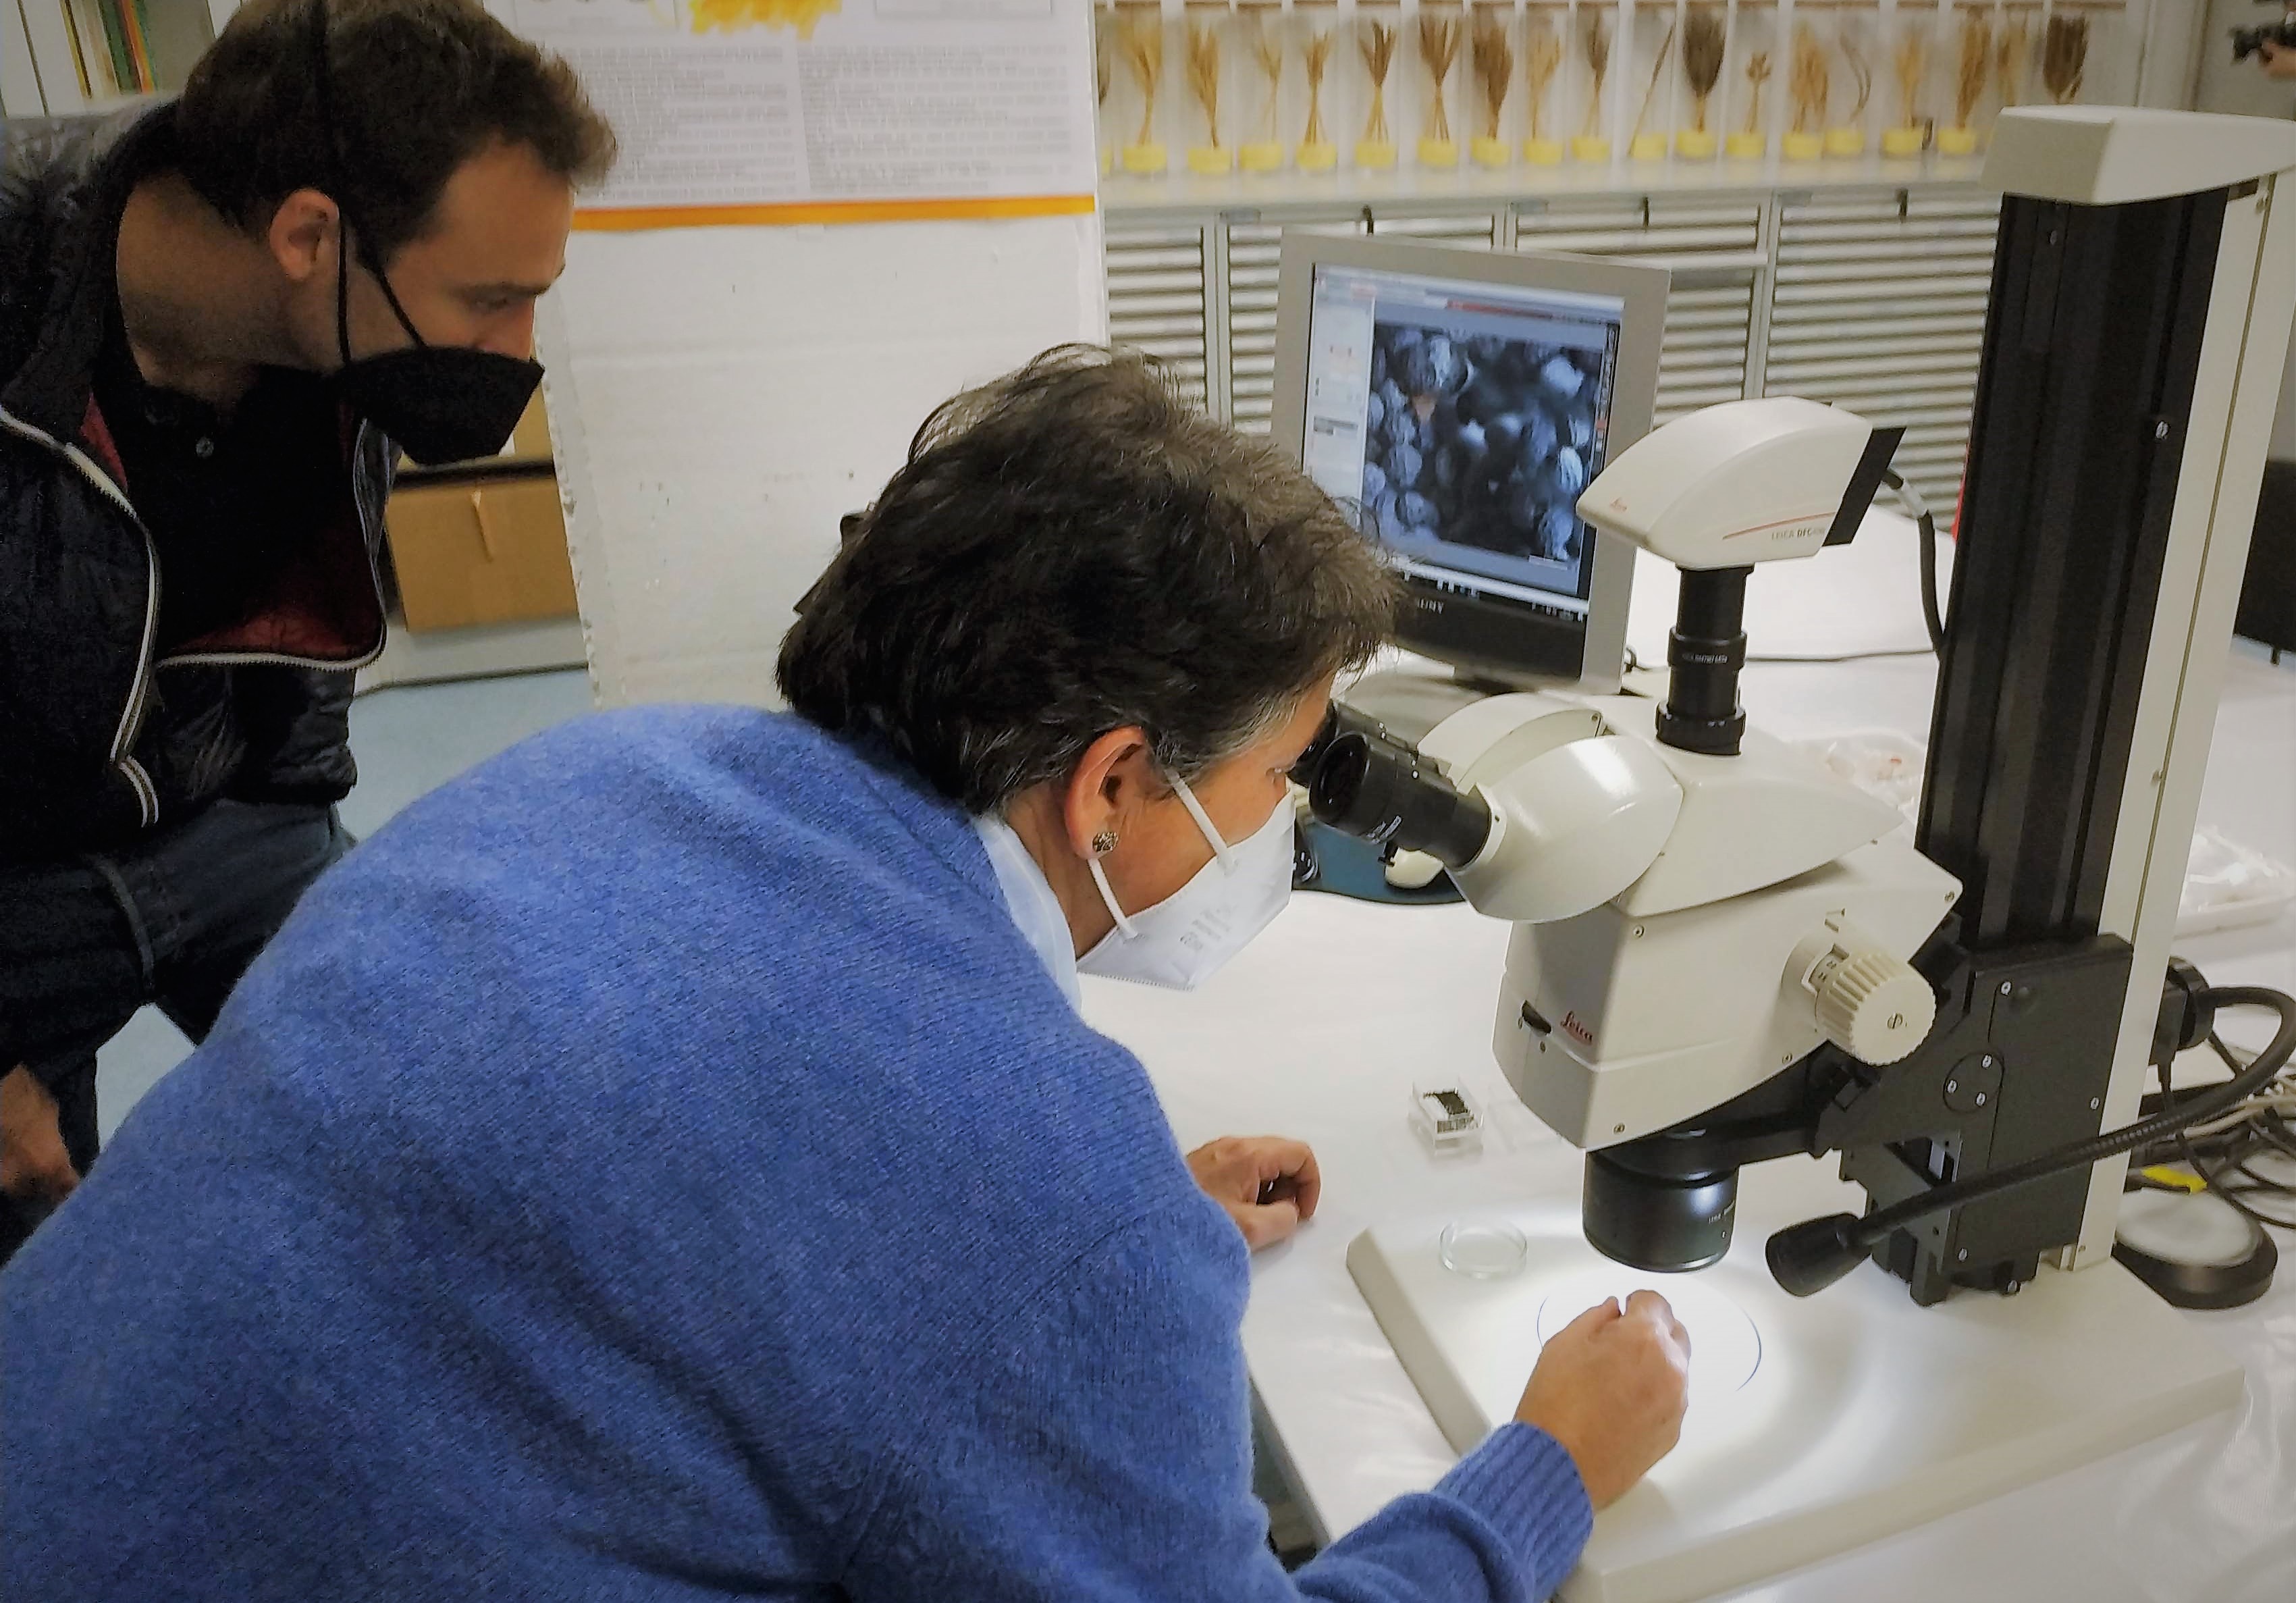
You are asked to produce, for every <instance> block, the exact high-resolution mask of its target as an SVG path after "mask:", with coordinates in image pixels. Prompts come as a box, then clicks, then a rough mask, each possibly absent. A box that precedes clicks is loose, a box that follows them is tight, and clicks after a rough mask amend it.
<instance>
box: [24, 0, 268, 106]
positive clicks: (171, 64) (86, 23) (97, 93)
mask: <svg viewBox="0 0 2296 1603" xmlns="http://www.w3.org/2000/svg"><path fill="white" fill-rule="evenodd" d="M236 4H237V0H212V3H211V0H0V12H6V13H7V15H5V16H4V17H0V111H4V112H5V114H7V115H9V116H12V117H38V116H49V117H70V116H76V115H78V114H80V113H82V112H88V111H113V110H116V109H118V108H119V107H122V106H127V105H132V104H134V103H135V102H137V101H139V100H142V99H145V98H148V97H150V96H152V95H173V94H175V93H176V92H177V91H178V90H180V89H182V88H183V86H184V78H186V77H188V76H189V75H190V73H191V70H192V63H193V62H196V61H198V60H199V58H200V54H201V52H202V51H204V50H206V49H207V47H208V45H209V44H210V43H211V42H213V40H214V38H215V36H216V30H217V29H218V28H220V27H221V26H222V24H223V22H224V21H225V19H226V18H228V17H229V16H230V15H231V12H232V10H233V8H234V6H235V5H236Z"/></svg>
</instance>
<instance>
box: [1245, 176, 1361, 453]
mask: <svg viewBox="0 0 2296 1603" xmlns="http://www.w3.org/2000/svg"><path fill="white" fill-rule="evenodd" d="M1286 228H1289V229H1292V230H1293V231H1295V232H1300V233H1307V234H1361V233H1362V232H1363V225H1362V224H1361V223H1360V222H1357V221H1354V220H1352V219H1348V218H1320V219H1309V220H1308V221H1303V222H1284V223H1230V224H1229V225H1227V392H1228V420H1229V421H1230V422H1231V423H1234V425H1235V426H1236V427H1237V428H1238V429H1240V430H1242V432H1245V433H1247V434H1265V433H1266V432H1267V415H1268V413H1269V411H1270V410H1271V409H1272V408H1273V407H1274V404H1275V278H1276V273H1277V270H1278V264H1279V262H1280V261H1281V259H1282V258H1283V231H1284V230H1285V229H1286Z"/></svg>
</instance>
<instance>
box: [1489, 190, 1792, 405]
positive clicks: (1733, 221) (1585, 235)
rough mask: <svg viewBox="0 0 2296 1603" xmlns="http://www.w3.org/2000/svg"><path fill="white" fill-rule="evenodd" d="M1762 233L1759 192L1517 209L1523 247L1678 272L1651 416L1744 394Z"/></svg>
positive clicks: (1610, 198) (1614, 198)
mask: <svg viewBox="0 0 2296 1603" xmlns="http://www.w3.org/2000/svg"><path fill="white" fill-rule="evenodd" d="M1761 239H1762V209H1761V207H1760V205H1759V203H1758V202H1756V201H1751V200H1726V199H1714V198H1710V197H1704V196H1664V195H1653V196H1650V197H1647V198H1645V197H1643V196H1640V195H1605V196H1602V197H1599V198H1592V199H1587V200H1583V201H1577V200H1567V201H1552V202H1549V203H1546V204H1544V205H1539V204H1531V205H1526V206H1525V207H1524V208H1523V209H1522V210H1520V211H1519V212H1518V213H1517V214H1516V216H1515V248H1516V249H1517V250H1519V251H1571V252H1574V253H1576V254H1579V255H1586V256H1614V257H1620V258H1623V259H1628V260H1633V259H1642V260H1648V261H1661V262H1663V263H1664V264H1665V265H1666V266H1668V267H1671V268H1672V269H1673V270H1674V275H1675V277H1674V284H1673V286H1672V288H1671V289H1670V290H1669V292H1668V295H1667V300H1666V331H1665V336H1664V341H1663V343H1662V344H1661V348H1660V351H1659V367H1658V406H1657V408H1656V411H1655V412H1654V414H1653V415H1652V423H1653V424H1656V423H1668V422H1670V421H1672V420H1673V419H1675V418H1677V417H1679V416H1681V415H1683V414H1684V413H1685V412H1693V411H1695V410H1697V409H1698V408H1699V407H1710V406H1712V405H1714V404H1715V403H1716V402H1718V401H1726V400H1737V399H1742V398H1743V396H1744V395H1745V393H1746V353H1747V348H1748V345H1749V343H1750V341H1751V339H1752V337H1753V315H1754V284H1755V279H1756V276H1757V268H1756V267H1755V265H1754V264H1755V263H1756V262H1757V261H1758V260H1759V251H1760V248H1761Z"/></svg>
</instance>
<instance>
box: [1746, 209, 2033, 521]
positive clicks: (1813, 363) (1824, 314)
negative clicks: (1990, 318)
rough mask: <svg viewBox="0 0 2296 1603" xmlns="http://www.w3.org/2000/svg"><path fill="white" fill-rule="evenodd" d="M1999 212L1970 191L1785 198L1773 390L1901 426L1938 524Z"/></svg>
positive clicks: (1963, 422)
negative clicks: (1831, 403)
mask: <svg viewBox="0 0 2296 1603" xmlns="http://www.w3.org/2000/svg"><path fill="white" fill-rule="evenodd" d="M1998 213H1999V201H1998V199H1997V197H1995V196H1992V195H1989V194H1986V193H1982V192H1977V191H1970V190H1932V191H1910V190H1908V191H1900V190H1894V189H1881V190H1876V189H1848V190H1836V191H1831V192H1825V193H1819V194H1816V195H1814V196H1813V195H1808V194H1802V195H1792V194H1789V195H1784V196H1782V197H1780V201H1779V207H1778V239H1777V255H1776V267H1775V277H1774V280H1773V284H1772V289H1771V294H1770V316H1769V338H1768V341H1767V351H1766V356H1765V361H1764V366H1763V372H1762V388H1763V390H1764V392H1765V393H1767V394H1770V395H1805V396H1808V397H1809V398H1811V399H1814V400H1825V401H1833V402H1837V403H1839V404H1841V405H1842V406H1845V407H1850V408H1852V409H1853V410H1855V411H1857V412H1859V413H1861V414H1862V415H1866V416H1867V417H1870V418H1872V419H1873V420H1874V422H1876V423H1898V424H1903V425H1905V427H1906V429H1907V435H1906V441H1905V443H1904V445H1903V446H1901V447H1900V448H1899V451H1898V469H1899V471H1900V472H1901V473H1904V474H1905V476H1906V477H1907V480H1908V481H1910V482H1911V483H1912V484H1913V485H1914V486H1915V488H1916V489H1919V490H1920V491H1921V493H1922V494H1923V496H1924V497H1928V499H1929V500H1930V502H1931V506H1932V507H1933V508H1934V509H1936V510H1937V511H1938V513H1939V517H1940V519H1943V518H1946V517H1949V516H1950V514H1951V508H1952V506H1953V503H1954V500H1955V497H1956V495H1957V494H1958V491H1959V488H1960V482H1961V470H1962V464H1963V460H1964V456H1965V455H1966V451H1967V447H1968V439H1969V415H1970V406H1971V403H1972V399H1973V397H1974V394H1975V391H1976V387H1977V367H1978V361H1979V358H1980V353H1981V350H1982V348H1983V343H1984V337H1985V307H1986V300H1987V297H1988V294H1989V292H1990V289H1991V286H1992V276H1993V237H1994V231H1995V228H1996V226H1997V218H1998Z"/></svg>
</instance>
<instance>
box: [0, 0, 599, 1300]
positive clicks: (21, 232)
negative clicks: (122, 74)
mask: <svg viewBox="0 0 2296 1603" xmlns="http://www.w3.org/2000/svg"><path fill="white" fill-rule="evenodd" d="M613 153H614V145H613V136H612V134H611V131H610V130H609V129H608V128H607V127H606V126H605V124H604V123H603V121H602V120H601V119H599V118H598V116H597V114H596V113H595V112H594V111H593V110H592V109H591V108H590V106H589V104H588V103H587V102H586V100H585V99H584V97H583V95H582V92H581V90H580V88H579V86H578V85H577V84H576V82H575V80H574V78H573V76H572V74H571V72H570V70H569V69H568V68H567V67H566V66H565V65H564V63H563V62H558V61H556V60H554V59H552V58H549V57H546V56H545V55H544V54H543V53H540V52H538V51H537V50H536V49H534V48H533V47H532V46H531V45H528V44H526V43H524V42H523V41H521V40H520V39H518V38H517V37H514V36H513V35H512V34H511V33H510V32H509V31H508V30H507V29H504V28H503V27H502V26H501V25H500V24H499V23H497V22H496V21H493V20H492V19H491V18H489V17H488V15H487V14H486V12H484V10H483V9H482V8H481V7H480V5H479V4H477V3H476V0H251V3H250V4H247V5H244V6H242V8H241V9H240V11H239V12H238V13H237V14H236V16H235V17H234V20H233V21H232V22H231V24H230V25H229V26H228V27H227V28H226V29H225V31H224V33H223V36H222V37H221V38H219V39H218V40H217V43H216V45H214V47H213V48H212V49H211V50H210V51H209V53H208V55H207V56H206V57H205V58H204V59H203V60H202V61H201V63H200V64H199V66H198V67H197V68H196V69H195V70H193V75H192V77H191V79H190V81H189V83H188V85H187V86H186V87H185V90H184V95H183V97H182V99H181V100H180V101H178V102H176V103H173V104H170V105H164V106H160V107H159V108H157V109H152V110H148V111H140V112H137V113H133V114H130V115H127V116H125V117H122V118H119V119H112V120H109V121H92V120H91V121H81V122H48V123H18V124H0V1258H4V1256H5V1255H6V1254H8V1253H10V1252H12V1251H13V1249H14V1247H15V1245H17V1243H18V1242H20V1241H21V1239H22V1238H23V1237H24V1235H25V1234H26V1233H28V1232H29V1229H30V1228H31V1227H32V1226H33V1225H34V1224H35V1223H37V1221H38V1220H39V1218H41V1217H42V1216H43V1215H44V1214H45V1213H46V1212H47V1210H48V1209H50V1208H52V1207H53V1205H54V1204H55V1203H56V1202H57V1201H59V1200H61V1197H62V1196H64V1195H65V1194H66V1193H68V1192H69V1191H70V1189H71V1188H72V1186H73V1185H74V1184H75V1183H76V1182H77V1180H78V1176H79V1175H80V1174H82V1173H84V1172H85V1171H86V1168H87V1166H88V1164H89V1163H90V1162H91V1161H92V1160H93V1159H94V1155H95V1147H96V1122H95V1090H94V1081H95V1053H96V1048H98V1047H99V1046H101V1045H102V1043H103V1042H104V1041H105V1040H109V1039H110V1038H111V1035H113V1034H114V1033H115V1032H118V1031H119V1028H120V1027H121V1026H122V1025H123V1024H125V1023H127V1020H128V1018H129V1017H130V1016H132V1015H134V1013H135V1010H136V1009H137V1008H138V1007H141V1006H143V1004H144V1003H146V1002H156V1003H158V1004H159V1005H160V1007H161V1008H162V1009H163V1010H164V1011H165V1012H166V1013H167V1014H168V1016H169V1017H170V1018H171V1019H173V1020H174V1021H175V1022H176V1024H178V1025H179V1026H180V1027H182V1029H183V1030H184V1032H185V1033H187V1034H189V1035H190V1036H191V1037H192V1038H193V1040H198V1039H200V1038H201V1037H202V1036H204V1035H205V1034H206V1032H207V1030H208V1027H209V1025H210V1024H211V1023H213V1022H214V1019H215V1016H216V1014H217V1010H218V1009H219V1008H220V1007H221V1006H222V1004H223V1000H224V999H225V996H226V995H228V994H229V992H230V990H231V988H232V986H233V985H234V983H235V982H236V981H237V980H238V977H239V975H240V974H241V973H242V971H243V970H244V969H245V967H246V966H247V964H248V962H249V961H250V959H251V958H253V957H254V955H255V954H256V952H257V951H258V950H259V949H261V947H262V945H263V943H264V942H265V941H266V940H268V939H269V937H270V935H271V933H272V932H273V931H275V930H276V929H277V928H278V926H279V925H280V923H281V922H282V921H283V919H284V918H285V917H286V915H287V913H288V911H289V909H290V908H292V906H293V905H294V902H295V900H296V898H297V897H298V896H299V895H300V894H301V892H302V890H303V888H304V887H305V886H306V885H307V884H309V883H310V881H311V880H312V879H313V878H314V877H315V876H316V875H317V874H318V873H319V871H320V870H321V869H323V868H324V867H326V866H327V864H329V863H330V862H332V861H333V860H334V859H335V858H337V857H339V856H340V855H341V853H342V852H343V851H344V850H345V849H346V847H347V845H348V841H347V839H346V837H345V836H344V835H343V834H342V831H341V828H340V825H339V824H338V823H337V822H336V820H335V818H334V811H333V803H334V802H335V801H338V800H340V798H341V797H342V796H343V794H344V793H346V792H348V790H349V789H350V786H351V784H352V781H353V780H354V778H355V777H356V769H355V768H354V766H353V764H352V760H351V754H350V752H349V749H348V744H347V735H348V723H347V714H348V707H349V703H350V695H351V682H352V672H353V670H356V669H357V668H358V667H359V666H361V665H362V664H364V663H366V662H372V661H373V659H374V657H375V655H376V654H378V653H379V652H380V651H381V648H382V641H383V627H384V625H383V613H384V598H383V594H382V588H381V581H380V580H379V578H378V568H377V560H378V555H379V552H380V549H381V526H382V507H383V501H384V498H385V497H386V496H387V495H388V494H389V483H390V475H391V465H392V464H393V463H394V462H395V461H396V459H397V457H398V452H399V450H400V449H401V448H404V449H405V450H406V452H407V454H409V455H411V456H414V457H415V458H416V459H417V460H419V461H432V460H448V459H453V458H455V457H460V456H479V455H485V454H488V453H489V452H491V451H494V450H498V449H499V448H501V446H502V443H503V441H504V438H505V437H506V436H507V435H508V433H509V431H510V428H511V425H512V423H514V422H515V421H516V419H517V416H518V414H519V412H520V410H521V408H522V407H523V406H524V404H525V402H526V400H527V399H528V398H529V395H530V394H531V392H532V390H533V388H534V384H535V382H536V380H537V378H538V376H539V374H540V370H539V369H538V368H537V367H536V366H534V365H533V362H532V360H531V358H532V353H533V312H534V302H535V300H536V299H537V297H538V296H540V295H541V294H542V293H543V292H544V291H545V290H546V289H547V288H548V287H549V285H550V284H551V282H552V281H553V279H554V278H555V277H556V276H557V275H558V272H559V271H560V269H561V267H562V265H563V261H564V253H565V243H566V236H567V232H568V229H569V226H570V221H571V218H572V206H573V194H574V191H575V189H576V188H577V187H578V185H585V184H588V183H593V182H594V181H596V180H597V179H599V178H600V177H603V174H604V172H605V170H606V169H607V167H608V166H609V165H610V164H611V161H612V159H613Z"/></svg>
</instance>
